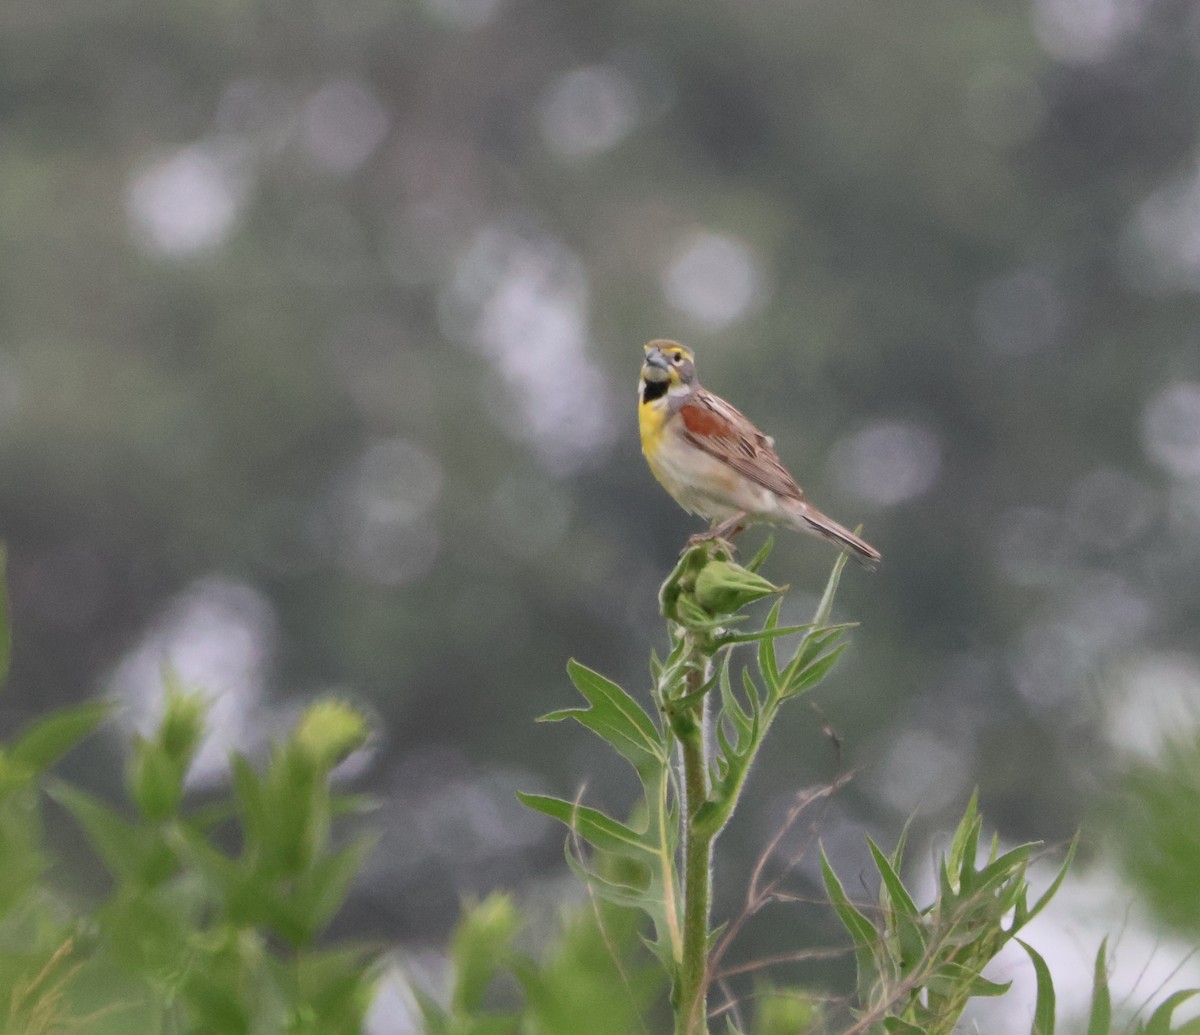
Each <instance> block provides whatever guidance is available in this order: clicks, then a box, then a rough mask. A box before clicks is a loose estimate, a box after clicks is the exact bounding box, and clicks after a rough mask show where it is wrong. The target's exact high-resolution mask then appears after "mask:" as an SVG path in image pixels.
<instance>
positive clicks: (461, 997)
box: [450, 894, 521, 1015]
mask: <svg viewBox="0 0 1200 1035" xmlns="http://www.w3.org/2000/svg"><path fill="white" fill-rule="evenodd" d="M520 923H521V918H520V915H519V914H518V912H517V908H516V906H515V905H513V901H512V899H511V898H509V897H508V896H507V895H502V894H492V895H489V896H488V897H487V898H486V899H484V900H483V901H482V902H480V903H479V904H478V905H476V906H474V907H472V908H471V909H469V911H468V912H467V915H466V917H465V918H464V919H463V920H462V922H461V923H460V924H459V925H458V930H457V931H455V932H454V940H453V943H452V946H451V950H450V956H451V959H452V960H453V961H454V967H455V971H456V977H455V983H454V995H453V1000H454V1001H453V1006H454V1010H455V1012H456V1013H459V1014H467V1015H469V1014H472V1013H476V1012H478V1011H479V1010H480V1009H482V1007H483V1004H484V996H485V994H486V993H487V988H488V985H490V984H491V981H492V978H493V977H494V976H495V974H496V971H497V969H498V968H499V966H500V963H501V961H502V959H503V957H504V954H505V953H506V952H507V951H508V947H509V944H510V943H511V941H512V939H513V936H514V935H515V934H516V933H517V929H518V927H519V926H520Z"/></svg>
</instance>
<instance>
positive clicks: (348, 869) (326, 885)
mask: <svg viewBox="0 0 1200 1035" xmlns="http://www.w3.org/2000/svg"><path fill="white" fill-rule="evenodd" d="M378 842H379V837H378V835H377V834H373V833H372V834H363V835H361V836H359V837H357V838H355V839H354V840H353V841H351V842H350V844H348V845H346V847H345V848H343V849H342V850H341V851H338V852H331V853H329V854H328V855H324V856H322V857H321V858H320V859H318V860H317V861H316V862H315V863H313V865H312V868H311V869H310V870H309V871H308V872H307V873H306V874H305V875H304V877H303V879H302V882H301V886H300V887H299V888H298V889H297V891H296V897H297V898H298V899H299V900H300V901H301V904H302V906H303V909H304V912H305V914H306V915H305V917H304V919H305V922H306V926H307V927H308V928H309V930H310V931H311V932H312V934H313V935H314V936H315V935H316V934H318V933H320V931H321V929H322V928H323V927H324V926H325V925H326V924H327V923H329V921H330V920H331V919H332V918H333V915H334V914H335V913H336V912H337V911H338V910H339V909H340V908H341V906H342V903H343V902H344V901H345V900H346V895H347V893H348V892H349V890H350V885H351V884H352V883H353V881H354V878H355V877H356V876H357V875H358V872H359V870H360V869H361V868H362V864H363V862H364V861H365V860H366V858H367V856H368V855H369V854H370V853H371V850H372V849H373V848H374V847H375V845H376V844H378Z"/></svg>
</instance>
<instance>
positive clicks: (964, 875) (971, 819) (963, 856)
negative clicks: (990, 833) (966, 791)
mask: <svg viewBox="0 0 1200 1035" xmlns="http://www.w3.org/2000/svg"><path fill="white" fill-rule="evenodd" d="M982 825H983V821H982V820H981V819H980V818H979V791H978V790H975V791H972V792H971V799H970V801H968V802H967V808H966V811H965V812H964V813H963V818H962V819H961V820H959V823H958V828H957V829H956V830H955V831H954V838H953V840H951V842H950V853H949V855H948V856H947V858H946V869H947V871H948V872H947V874H946V876H947V877H948V878H949V882H950V886H951V887H952V888H954V890H956V891H958V892H961V893H963V894H965V893H966V892H968V891H970V890H971V878H972V877H973V876H974V875H975V857H976V856H977V855H978V852H979V830H980V827H981V826H982Z"/></svg>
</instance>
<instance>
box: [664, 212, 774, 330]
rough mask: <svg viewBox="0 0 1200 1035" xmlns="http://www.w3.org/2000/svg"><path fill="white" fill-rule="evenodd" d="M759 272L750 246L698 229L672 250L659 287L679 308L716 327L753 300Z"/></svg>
mask: <svg viewBox="0 0 1200 1035" xmlns="http://www.w3.org/2000/svg"><path fill="white" fill-rule="evenodd" d="M761 280H762V276H761V273H760V271H759V267H758V262H757V260H756V259H755V257H754V253H753V252H752V251H751V249H750V246H749V245H748V244H746V243H745V242H744V241H741V240H739V239H737V238H735V237H728V236H726V235H724V234H714V233H708V232H707V231H701V232H697V233H694V234H692V235H691V236H690V237H689V238H688V239H687V240H685V241H684V242H683V243H682V244H681V245H680V246H679V248H678V249H677V250H676V252H675V255H674V257H673V258H672V259H671V262H670V264H669V265H668V267H667V269H666V272H665V273H664V274H663V278H662V285H663V293H664V294H665V295H666V298H667V301H668V302H669V303H670V304H671V305H672V306H673V307H674V308H675V309H677V310H679V312H681V313H683V314H685V315H686V316H689V317H691V318H692V319H693V320H695V321H697V322H698V323H701V324H705V325H707V326H709V327H711V328H713V329H717V330H719V329H720V328H722V327H725V326H727V325H728V324H731V323H733V321H735V320H737V319H738V318H739V317H741V316H743V315H745V313H746V311H747V310H748V309H749V308H750V306H751V305H752V304H753V303H754V302H755V301H757V300H758V296H759V294H760V290H761Z"/></svg>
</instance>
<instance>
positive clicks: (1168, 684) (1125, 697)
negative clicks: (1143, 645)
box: [1105, 653, 1200, 758]
mask: <svg viewBox="0 0 1200 1035" xmlns="http://www.w3.org/2000/svg"><path fill="white" fill-rule="evenodd" d="M1197 726H1200V661H1197V659H1196V658H1195V657H1193V656H1192V655H1189V654H1178V653H1152V654H1145V655H1142V656H1141V657H1137V658H1135V659H1134V660H1132V661H1130V662H1129V663H1127V664H1126V665H1125V666H1124V668H1123V670H1122V672H1121V676H1120V679H1119V685H1118V687H1117V688H1116V692H1115V693H1114V695H1113V697H1112V699H1111V700H1110V701H1109V703H1108V707H1107V708H1106V722H1105V731H1106V733H1107V735H1108V739H1109V741H1110V742H1111V743H1112V745H1113V747H1115V748H1117V749H1118V750H1120V751H1128V752H1133V753H1135V754H1140V755H1143V756H1145V757H1147V758H1154V757H1156V756H1157V755H1158V754H1159V752H1160V751H1161V750H1162V748H1163V746H1164V745H1165V744H1166V743H1167V742H1168V741H1171V740H1174V739H1178V738H1179V737H1180V736H1185V735H1186V734H1187V733H1188V732H1189V731H1191V730H1194V729H1196V728H1197Z"/></svg>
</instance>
